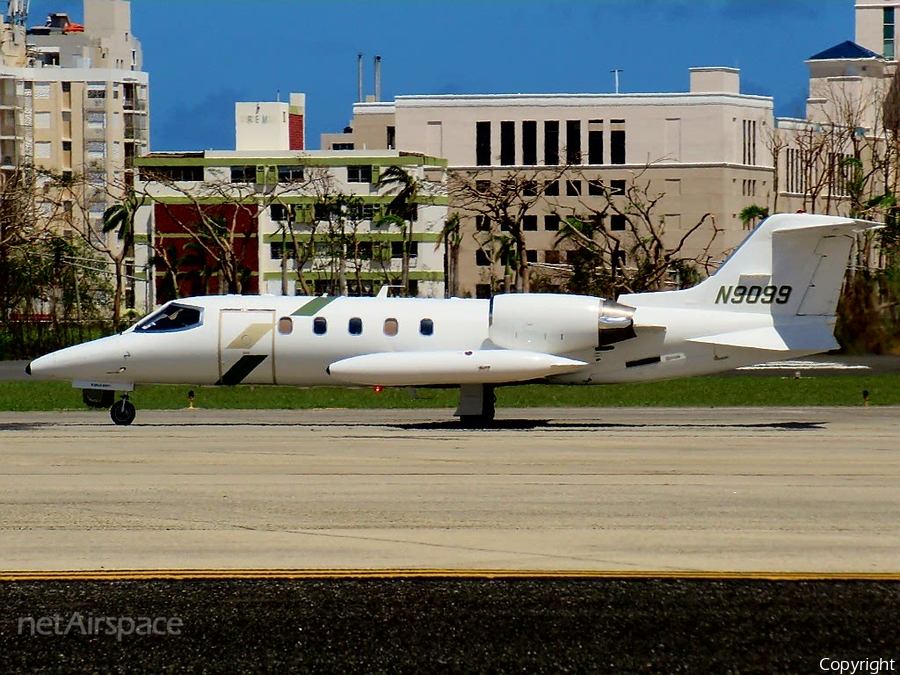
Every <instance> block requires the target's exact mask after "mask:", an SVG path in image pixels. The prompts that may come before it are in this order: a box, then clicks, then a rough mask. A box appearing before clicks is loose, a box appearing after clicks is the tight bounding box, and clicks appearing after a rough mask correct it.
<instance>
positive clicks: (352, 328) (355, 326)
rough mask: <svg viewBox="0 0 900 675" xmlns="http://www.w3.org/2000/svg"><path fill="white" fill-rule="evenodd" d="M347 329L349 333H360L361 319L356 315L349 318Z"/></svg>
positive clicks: (361, 329)
mask: <svg viewBox="0 0 900 675" xmlns="http://www.w3.org/2000/svg"><path fill="white" fill-rule="evenodd" d="M347 331H348V332H349V333H350V335H362V332H363V324H362V319H360V318H359V317H358V316H354V317H353V318H352V319H350V321H349V322H348V323H347Z"/></svg>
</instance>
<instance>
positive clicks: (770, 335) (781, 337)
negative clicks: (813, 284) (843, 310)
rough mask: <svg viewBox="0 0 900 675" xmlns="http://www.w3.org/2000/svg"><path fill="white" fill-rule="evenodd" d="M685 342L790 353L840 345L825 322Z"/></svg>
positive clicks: (731, 333) (824, 349)
mask: <svg viewBox="0 0 900 675" xmlns="http://www.w3.org/2000/svg"><path fill="white" fill-rule="evenodd" d="M688 342H701V343H704V344H711V345H721V346H723V347H743V348H745V349H765V350H767V351H775V352H786V351H791V350H800V351H818V352H827V351H830V350H832V349H837V348H838V347H839V346H840V345H838V343H837V340H835V339H834V335H833V334H832V329H831V327H830V326H828V325H827V324H825V323H812V324H805V325H804V324H798V325H796V326H766V327H763V328H752V329H750V330H738V331H733V332H729V333H719V334H718V335H706V336H703V337H697V338H690V339H689V340H688Z"/></svg>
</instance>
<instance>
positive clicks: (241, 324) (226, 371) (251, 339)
mask: <svg viewBox="0 0 900 675" xmlns="http://www.w3.org/2000/svg"><path fill="white" fill-rule="evenodd" d="M274 342H275V310H256V309H254V310H241V309H223V310H221V311H220V312H219V384H227V385H232V384H273V383H274V381H275V360H274V357H273V347H274Z"/></svg>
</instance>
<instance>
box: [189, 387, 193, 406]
mask: <svg viewBox="0 0 900 675" xmlns="http://www.w3.org/2000/svg"><path fill="white" fill-rule="evenodd" d="M193 409H194V390H193V389H191V390H190V391H189V392H188V410H193Z"/></svg>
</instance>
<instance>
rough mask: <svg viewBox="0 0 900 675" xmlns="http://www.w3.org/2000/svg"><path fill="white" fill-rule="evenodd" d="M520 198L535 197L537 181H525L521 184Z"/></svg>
mask: <svg viewBox="0 0 900 675" xmlns="http://www.w3.org/2000/svg"><path fill="white" fill-rule="evenodd" d="M522 196H524V197H537V181H536V180H526V181H523V183H522Z"/></svg>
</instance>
